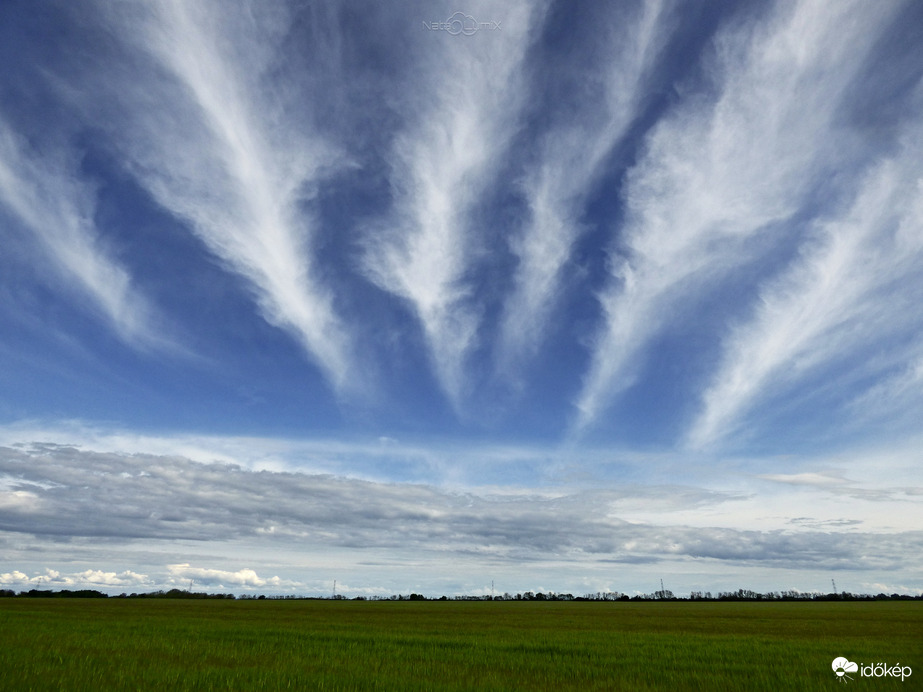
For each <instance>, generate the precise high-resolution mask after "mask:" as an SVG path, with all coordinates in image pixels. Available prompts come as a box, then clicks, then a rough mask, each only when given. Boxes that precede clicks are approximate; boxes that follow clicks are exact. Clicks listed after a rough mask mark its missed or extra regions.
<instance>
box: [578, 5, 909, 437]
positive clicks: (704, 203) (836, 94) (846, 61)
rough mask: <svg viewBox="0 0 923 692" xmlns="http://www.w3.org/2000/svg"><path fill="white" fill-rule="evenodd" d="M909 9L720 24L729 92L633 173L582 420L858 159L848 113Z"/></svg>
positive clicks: (668, 131)
mask: <svg viewBox="0 0 923 692" xmlns="http://www.w3.org/2000/svg"><path fill="white" fill-rule="evenodd" d="M896 8H897V5H896V4H895V5H890V4H889V5H887V6H876V7H874V8H872V7H870V6H868V5H865V4H863V3H861V2H857V3H850V2H845V3H841V4H838V5H836V6H833V7H831V6H830V5H829V4H827V3H823V2H817V1H815V0H802V1H800V2H781V3H779V4H778V5H776V6H775V7H774V8H773V9H772V10H771V13H770V15H769V16H768V17H765V18H760V20H759V22H755V21H753V20H747V19H745V20H743V21H742V22H738V23H736V24H733V25H730V26H726V27H724V28H723V29H722V30H721V31H720V32H719V34H718V35H717V36H716V39H715V43H714V46H715V53H714V67H713V70H712V73H713V77H714V84H715V93H716V94H717V95H716V96H715V97H714V99H710V98H708V97H704V96H703V97H700V98H691V99H688V100H685V101H684V102H682V103H681V104H680V105H679V106H678V107H677V108H676V110H675V111H674V112H673V113H671V114H669V115H667V116H666V117H665V118H664V120H663V121H662V122H661V123H659V124H658V126H657V127H656V128H655V129H654V131H653V132H652V133H651V135H650V136H649V138H648V139H649V141H648V142H647V146H646V151H645V154H644V156H643V157H642V158H641V160H640V161H639V162H638V164H637V165H636V166H635V167H634V168H633V169H632V170H631V171H630V172H629V176H628V182H627V187H626V193H625V203H626V207H627V209H626V226H625V228H624V229H623V231H622V234H621V238H620V244H619V246H620V247H621V248H622V250H621V253H620V254H621V256H618V257H613V260H612V265H613V267H612V270H611V280H610V283H609V285H608V286H607V287H606V288H605V289H604V291H603V292H602V294H601V296H600V300H601V304H602V308H603V316H604V319H603V326H602V327H601V329H600V330H599V332H598V335H597V337H596V341H595V343H594V345H593V351H592V362H591V366H590V368H589V371H588V373H587V375H586V376H585V378H584V385H583V389H582V391H581V393H580V395H579V397H578V399H577V402H576V404H577V408H578V416H577V420H576V426H575V427H576V429H578V430H580V429H584V428H586V427H588V426H589V425H591V424H592V423H593V422H594V421H595V420H596V419H597V418H598V416H599V415H600V414H601V413H602V411H603V410H604V408H605V407H606V406H607V404H608V403H609V402H610V401H611V399H612V398H613V397H614V395H615V394H616V393H617V392H619V391H622V390H624V389H626V388H627V387H628V386H630V384H631V383H632V381H633V373H634V372H636V370H637V369H638V368H639V367H641V366H642V365H643V363H642V362H641V353H642V350H643V349H644V347H645V346H646V345H647V344H648V343H649V342H650V340H651V339H652V338H653V337H654V336H655V335H657V334H658V333H661V332H662V331H663V330H664V329H665V328H666V327H667V326H669V325H670V324H671V323H672V322H674V321H676V320H679V319H681V315H682V310H683V309H684V308H688V307H690V306H691V305H693V304H695V301H696V300H697V299H698V298H700V297H701V296H702V295H703V294H707V293H708V292H709V291H711V290H714V289H715V288H716V287H717V286H719V285H720V284H721V282H722V281H723V280H724V279H725V278H726V277H727V276H728V274H729V272H731V271H732V270H734V269H737V268H740V267H741V266H745V265H746V264H747V263H748V262H751V261H752V260H753V258H754V253H755V251H756V243H755V242H754V240H755V239H757V238H760V237H761V233H762V232H763V231H768V230H771V229H772V224H774V223H778V222H782V221H786V220H788V219H791V218H792V216H793V215H794V214H795V213H796V212H798V211H799V210H800V209H801V208H802V206H803V205H804V204H805V203H806V202H807V200H808V198H809V194H810V192H811V190H812V187H813V186H814V185H816V184H818V182H819V181H821V180H823V179H824V178H825V177H826V176H827V174H828V173H829V171H830V170H831V166H833V165H835V164H840V165H846V164H849V163H850V162H849V161H848V160H847V159H846V154H845V152H853V151H854V149H853V148H851V147H846V146H844V142H846V141H849V138H850V137H852V136H854V135H853V134H852V133H850V132H849V131H848V129H846V128H844V127H841V126H839V123H838V120H837V116H838V113H839V110H838V109H839V106H840V103H841V101H842V98H843V94H844V92H845V89H846V88H847V87H848V86H849V85H850V84H851V82H852V80H853V79H854V78H855V76H856V74H857V71H858V70H859V69H860V67H861V66H862V61H863V59H864V56H865V55H866V54H867V51H868V50H869V49H870V47H871V46H872V45H873V44H874V42H875V40H876V39H877V38H878V36H879V35H880V33H881V30H882V27H884V26H886V24H887V22H888V20H889V18H890V17H892V16H893V12H894V11H895V10H896ZM762 235H765V234H762ZM763 240H768V239H765V238H763Z"/></svg>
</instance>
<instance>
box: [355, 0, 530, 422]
mask: <svg viewBox="0 0 923 692" xmlns="http://www.w3.org/2000/svg"><path fill="white" fill-rule="evenodd" d="M530 4H533V3H527V2H523V1H522V0H519V1H517V2H510V3H505V4H504V5H502V15H499V14H497V13H498V12H500V8H501V6H498V5H495V4H490V3H475V6H473V7H469V8H468V11H470V12H471V14H472V16H474V17H475V18H476V19H477V18H487V17H490V21H493V22H499V23H500V25H501V27H502V28H501V29H500V30H496V31H479V32H478V33H476V34H475V35H473V36H465V35H457V36H453V35H450V34H448V33H446V32H440V34H439V35H431V36H422V37H421V38H422V39H424V40H428V41H429V43H428V46H429V47H430V48H431V50H432V54H431V55H427V56H426V57H425V60H426V62H427V63H428V64H429V65H431V68H430V69H429V70H428V71H427V72H426V78H425V79H419V80H417V81H416V82H415V83H416V84H417V85H418V86H417V89H418V91H419V93H418V94H416V95H415V97H414V98H413V99H411V100H410V102H409V103H408V104H407V105H408V106H409V107H410V108H412V109H415V110H417V111H418V112H419V115H415V114H414V113H412V112H411V113H408V114H407V117H408V119H409V121H410V122H411V123H412V125H410V126H409V127H408V128H407V129H406V130H405V131H404V132H403V133H401V134H400V135H399V136H398V137H397V139H396V141H395V143H394V152H393V156H394V163H393V170H392V185H393V188H394V193H395V197H396V198H395V209H394V212H393V214H392V217H391V218H390V219H389V220H388V221H387V222H386V224H387V226H389V227H390V228H388V227H386V228H384V229H382V228H379V229H377V230H378V233H379V234H378V235H376V236H374V237H370V238H369V240H368V244H367V252H366V255H365V266H366V269H367V271H368V274H369V276H370V278H371V279H372V280H373V281H375V282H376V283H377V284H378V285H379V286H380V287H382V288H383V289H385V290H387V291H389V292H391V293H393V294H394V295H397V296H399V297H401V298H403V299H405V300H406V301H408V303H409V304H410V306H411V307H412V309H413V311H414V313H415V314H416V317H417V318H418V320H419V322H420V325H421V326H422V329H423V333H424V337H425V340H426V343H427V345H428V348H429V352H430V357H431V360H432V363H433V365H434V369H435V372H436V374H437V376H438V379H439V381H440V383H441V385H442V387H443V389H444V391H445V392H446V394H447V396H448V397H449V399H450V401H451V402H452V403H453V405H454V406H455V407H456V409H458V408H459V406H460V404H461V401H462V398H463V396H464V394H465V386H464V385H465V377H464V375H465V366H466V359H467V357H468V355H469V354H470V352H471V350H472V349H473V348H474V347H475V346H476V345H477V332H478V327H479V322H480V311H479V309H478V308H477V307H476V306H475V305H474V304H473V303H472V300H471V297H472V296H471V293H472V287H471V286H470V285H469V284H468V283H467V282H466V273H467V272H468V271H470V269H471V267H472V264H473V263H475V262H476V261H477V260H478V251H477V247H478V243H477V239H478V236H479V233H480V231H479V230H478V229H477V228H476V227H474V225H473V224H472V222H471V215H472V212H473V211H474V210H476V209H477V207H478V204H479V202H480V201H481V198H482V196H484V195H485V194H486V193H487V191H488V185H489V183H490V181H491V179H492V175H494V174H496V172H497V171H496V166H497V163H498V162H499V161H500V160H501V157H502V156H503V154H505V153H506V149H507V146H508V144H509V141H510V139H511V137H512V135H513V133H514V126H515V125H516V119H517V116H518V113H519V111H520V109H521V106H522V100H523V97H524V93H523V85H522V79H521V70H522V62H523V59H524V57H525V52H526V49H527V47H528V44H529V42H530V38H531V36H532V32H533V27H534V25H535V24H536V18H537V17H539V16H540V15H541V10H540V8H531V7H530V6H529V5H530ZM421 31H422V30H421Z"/></svg>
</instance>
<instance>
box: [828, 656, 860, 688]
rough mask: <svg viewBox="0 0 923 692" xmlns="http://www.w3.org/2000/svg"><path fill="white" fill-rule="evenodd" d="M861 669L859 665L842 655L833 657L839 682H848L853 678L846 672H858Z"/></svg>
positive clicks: (834, 669) (834, 670)
mask: <svg viewBox="0 0 923 692" xmlns="http://www.w3.org/2000/svg"><path fill="white" fill-rule="evenodd" d="M858 671H859V665H858V664H856V663H853V662H852V661H849V660H847V659H845V658H843V657H842V656H840V657H839V658H835V659H833V672H834V673H836V677H837V682H846V681H847V680H852V677H850V676H849V675H847V674H846V673H856V672H858Z"/></svg>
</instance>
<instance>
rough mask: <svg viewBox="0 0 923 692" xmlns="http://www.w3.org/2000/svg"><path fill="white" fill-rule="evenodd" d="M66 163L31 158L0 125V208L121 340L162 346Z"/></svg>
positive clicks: (86, 191) (87, 191)
mask: <svg viewBox="0 0 923 692" xmlns="http://www.w3.org/2000/svg"><path fill="white" fill-rule="evenodd" d="M73 158H74V157H73V156H71V155H69V154H68V153H67V152H65V151H63V150H50V151H44V152H39V151H36V150H30V149H29V147H28V146H27V145H26V144H25V142H24V141H23V140H22V139H21V138H20V137H18V136H17V135H16V134H15V133H14V132H13V130H12V129H11V128H10V126H9V125H8V124H7V123H6V121H5V120H4V119H3V118H2V117H0V204H2V205H3V206H5V207H6V208H7V209H9V210H10V211H11V212H12V213H13V215H14V216H15V218H17V219H18V220H19V221H20V222H21V223H22V224H23V225H24V226H26V227H27V228H28V229H29V230H30V231H31V232H32V233H33V234H34V236H35V238H36V239H37V240H38V241H39V244H40V246H41V247H42V249H43V250H44V252H45V256H46V257H47V258H49V259H50V260H51V262H50V265H51V266H52V267H54V268H55V270H56V271H57V272H58V273H59V275H61V276H62V277H64V278H65V280H67V281H68V282H69V283H72V284H74V285H76V286H77V287H78V288H79V289H80V291H81V292H82V293H83V295H85V296H86V297H87V298H89V300H90V301H91V303H92V305H93V307H94V308H95V309H96V310H98V311H99V312H101V313H102V315H103V316H104V317H105V319H106V320H107V321H108V322H109V323H110V324H111V325H112V327H113V328H114V329H115V330H116V332H117V333H118V334H119V336H120V337H121V338H122V339H124V340H125V341H126V342H128V343H129V344H131V345H133V346H138V347H151V346H155V345H157V344H160V345H165V343H164V341H163V337H162V336H160V335H158V333H157V331H158V330H157V326H158V325H157V324H156V320H155V316H154V311H153V310H152V308H151V306H150V305H149V304H148V302H147V300H146V299H145V298H144V297H143V296H142V295H141V294H140V293H139V292H138V291H137V289H136V288H135V287H134V286H133V285H132V279H131V276H130V275H129V273H128V271H127V270H126V269H125V268H124V267H123V266H121V264H120V263H119V262H118V261H117V260H116V259H115V258H114V257H113V256H112V253H111V251H110V250H109V249H108V248H107V247H106V245H105V243H104V241H103V240H102V238H101V237H100V234H99V231H98V229H97V228H96V225H95V223H94V220H93V214H94V208H95V198H96V191H95V189H94V188H93V186H92V185H90V184H88V183H85V182H83V181H82V180H81V179H80V175H79V174H78V171H77V170H76V169H77V163H76V161H74V160H73ZM36 263H37V264H38V265H40V266H48V264H49V263H47V262H42V261H40V260H37V262H36Z"/></svg>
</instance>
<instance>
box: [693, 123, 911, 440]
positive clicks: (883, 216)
mask: <svg viewBox="0 0 923 692" xmlns="http://www.w3.org/2000/svg"><path fill="white" fill-rule="evenodd" d="M921 135H923V133H921V132H915V133H908V135H907V136H905V137H904V138H903V139H902V141H901V142H900V149H899V152H898V154H897V155H896V156H894V157H891V158H889V159H886V160H885V161H883V162H881V163H879V164H877V165H876V166H874V167H873V168H872V169H871V170H870V171H869V172H868V174H867V175H866V177H865V179H864V180H863V182H862V184H861V186H860V189H859V191H858V193H857V195H856V197H855V199H854V200H853V202H852V204H851V205H850V206H849V208H848V209H847V210H845V212H844V213H842V215H840V216H838V217H837V218H833V219H829V220H827V221H824V222H822V223H819V228H818V232H817V236H816V237H813V238H811V239H810V240H809V241H808V242H807V243H806V245H805V247H804V249H803V252H802V256H801V258H800V260H799V261H798V262H796V263H795V264H794V265H793V266H791V267H790V268H789V269H788V270H787V271H786V272H785V273H784V274H783V275H782V276H781V277H778V278H777V279H775V280H774V281H773V282H772V283H770V284H769V285H768V286H767V287H766V288H765V290H764V291H763V292H762V294H761V296H760V300H759V303H758V304H757V308H756V310H755V313H754V315H753V316H752V318H751V319H750V320H749V321H748V322H746V323H744V324H742V325H740V326H738V327H737V328H736V329H735V330H734V331H733V333H732V336H731V337H730V338H729V339H728V342H727V345H726V349H725V354H724V360H723V362H722V364H721V366H720V367H719V369H718V371H717V373H716V375H715V378H714V381H713V383H712V385H711V387H710V388H709V389H708V390H707V391H706V393H705V396H704V408H703V411H702V412H701V414H700V416H699V418H698V420H697V421H696V422H695V423H694V425H693V427H692V430H691V432H690V442H691V443H692V444H693V445H694V446H705V445H708V444H710V443H713V442H715V441H717V440H719V439H720V438H721V437H723V436H725V435H728V434H731V433H733V432H734V431H735V429H736V427H737V425H739V424H740V423H741V422H742V420H743V417H744V416H745V413H746V411H747V410H748V409H749V408H750V407H752V406H753V405H754V404H755V402H756V401H757V400H759V399H760V398H761V397H765V396H769V395H770V394H772V393H779V392H785V391H786V390H787V389H789V388H790V387H791V386H793V384H794V383H797V382H799V381H800V380H802V379H803V378H805V377H807V376H809V375H810V374H812V373H815V372H817V371H818V370H821V369H822V368H825V367H826V368H830V367H832V366H835V365H837V364H842V363H844V362H847V361H851V362H852V363H853V365H852V367H850V368H848V370H847V371H846V374H843V373H840V374H839V375H835V374H831V375H828V376H827V378H826V379H827V383H828V385H829V383H830V378H831V377H839V378H840V379H843V380H850V381H853V382H855V381H856V380H859V379H861V378H867V377H869V376H874V379H873V381H876V382H881V383H880V384H878V385H876V387H875V388H874V389H875V390H878V393H879V394H880V393H881V392H880V389H881V388H882V387H886V388H887V389H890V390H892V393H894V394H895V395H896V394H898V393H900V392H903V391H905V390H906V389H907V386H908V385H910V384H911V383H912V382H914V381H916V380H917V379H918V378H919V375H918V373H917V370H918V366H916V365H915V364H914V362H913V360H914V358H915V357H918V354H919V350H920V348H921V344H920V341H919V338H918V336H917V335H918V334H919V333H920V330H921V328H923V310H921V309H920V307H919V306H920V304H921V300H923V281H921V279H920V266H921V265H923V236H921V234H920V229H921V228H923V165H921V163H920V162H921V160H923V137H921ZM872 347H874V349H875V350H876V351H877V352H878V355H876V357H875V358H868V357H867V356H865V355H864V354H866V353H868V352H869V349H871V348H872ZM895 370H896V371H897V373H896V374H892V375H890V376H888V375H887V373H888V372H889V371H891V372H894V371H895ZM882 375H884V377H883V378H882ZM885 383H887V384H885ZM849 388H850V387H849V386H848V383H847V386H846V387H845V389H846V390H847V391H848V390H849ZM867 397H868V395H866V396H863V397H862V398H863V399H866V400H867ZM902 403H903V405H906V404H907V403H908V402H907V401H906V400H905V401H903V402H902ZM888 409H890V410H892V411H893V410H894V409H893V408H892V407H888V406H887V405H886V402H882V401H879V402H877V404H876V406H875V411H877V412H878V414H879V415H880V414H881V413H882V412H883V411H884V410H888Z"/></svg>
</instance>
